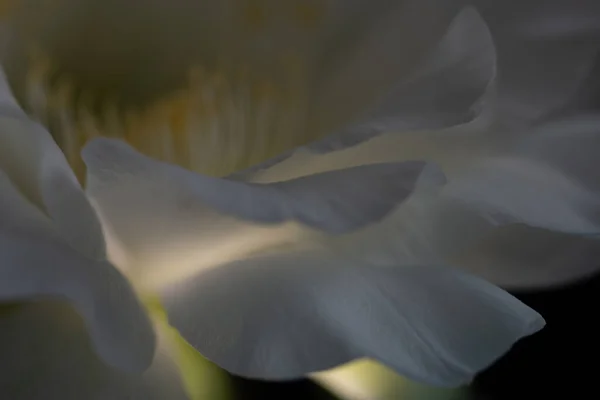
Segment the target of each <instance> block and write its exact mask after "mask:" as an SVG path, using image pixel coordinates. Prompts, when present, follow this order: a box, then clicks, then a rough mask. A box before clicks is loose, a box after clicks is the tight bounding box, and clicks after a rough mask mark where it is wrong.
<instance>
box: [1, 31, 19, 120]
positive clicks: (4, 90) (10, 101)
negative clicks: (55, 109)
mask: <svg viewBox="0 0 600 400" xmlns="http://www.w3.org/2000/svg"><path fill="white" fill-rule="evenodd" d="M5 30H6V26H5V25H4V24H0V48H1V46H2V44H1V43H3V42H2V41H3V40H4V39H5V38H6V37H5V35H6V32H5ZM0 115H2V116H15V117H24V116H25V113H24V112H23V110H22V109H21V107H20V106H19V104H18V103H17V100H16V99H15V97H14V96H13V94H12V92H11V90H10V87H9V85H8V81H7V80H6V75H5V74H4V71H3V70H2V69H1V68H0Z"/></svg>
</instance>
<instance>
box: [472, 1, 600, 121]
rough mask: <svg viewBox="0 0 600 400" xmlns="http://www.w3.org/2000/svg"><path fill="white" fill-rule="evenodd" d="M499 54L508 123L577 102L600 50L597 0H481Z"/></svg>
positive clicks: (480, 7) (499, 84)
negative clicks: (509, 0)
mask: <svg viewBox="0 0 600 400" xmlns="http://www.w3.org/2000/svg"><path fill="white" fill-rule="evenodd" d="M475 4H476V6H477V8H478V10H479V11H480V13H481V15H482V16H483V18H484V19H485V21H486V22H487V24H488V26H489V27H490V31H491V32H492V37H493V38H494V43H495V44H496V51H497V57H498V79H497V94H498V102H497V107H498V109H497V112H498V113H502V115H501V116H500V117H501V118H502V119H503V120H504V121H506V122H507V123H512V124H517V123H522V122H525V123H526V122H531V121H534V120H537V119H541V118H544V117H545V116H548V115H550V113H552V112H555V111H559V110H561V109H563V108H565V107H567V108H568V107H572V106H580V105H579V104H577V100H579V99H578V98H577V96H578V92H580V91H582V90H585V86H586V85H587V83H588V82H589V81H590V80H591V79H593V72H594V71H593V68H594V63H595V62H596V60H597V54H598V51H599V50H600V31H599V30H598V29H597V27H598V21H600V5H599V4H598V2H596V1H594V0H574V1H571V0H550V1H546V0H538V1H527V2H512V1H511V2H496V1H488V0H479V1H477V2H475Z"/></svg>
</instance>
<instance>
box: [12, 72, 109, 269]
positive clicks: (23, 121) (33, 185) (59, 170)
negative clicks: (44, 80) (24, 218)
mask: <svg viewBox="0 0 600 400" xmlns="http://www.w3.org/2000/svg"><path fill="white" fill-rule="evenodd" d="M0 72H1V71H0ZM2 78H3V76H1V75H0V96H1V97H2V98H7V99H10V102H9V104H10V105H11V108H10V110H13V111H14V112H13V113H11V115H9V116H6V115H5V114H2V115H0V170H2V171H3V172H4V173H5V174H6V175H7V176H8V178H9V179H10V180H11V181H12V183H13V184H14V185H15V186H16V187H17V188H18V189H19V191H21V192H22V193H23V195H24V196H25V197H26V198H28V199H29V200H30V201H32V202H33V203H34V204H35V205H36V206H37V207H39V209H40V210H41V211H42V212H44V213H46V214H47V215H48V216H49V218H50V219H51V221H52V224H53V226H54V228H55V229H56V230H57V231H58V232H60V234H61V235H62V237H63V238H64V239H65V240H67V241H68V242H69V243H70V244H71V245H73V246H74V247H75V248H76V249H77V250H79V251H82V252H83V253H85V254H86V255H87V256H89V257H92V258H94V259H103V258H104V256H105V243H104V239H103V235H102V229H101V227H100V223H99V221H98V219H97V217H96V214H95V212H94V210H93V209H92V207H91V205H90V204H89V202H88V200H87V199H86V197H85V194H84V193H83V190H82V189H81V186H80V185H79V183H78V182H77V179H76V177H75V175H74V174H73V171H72V170H71V168H70V167H69V165H68V163H67V161H66V159H65V157H64V155H63V154H62V152H61V151H60V149H59V148H58V146H57V145H56V143H55V142H54V141H53V139H52V137H51V136H50V134H49V133H48V132H47V131H46V130H45V129H44V128H43V127H42V126H41V125H39V124H37V123H35V122H33V121H30V120H28V118H26V117H25V115H24V114H23V115H21V116H18V115H12V114H22V111H21V109H20V108H19V107H18V105H17V104H16V102H14V97H13V96H12V93H10V90H9V88H8V83H7V82H6V80H5V79H4V80H3V79H2ZM2 89H3V91H2ZM0 111H1V110H0Z"/></svg>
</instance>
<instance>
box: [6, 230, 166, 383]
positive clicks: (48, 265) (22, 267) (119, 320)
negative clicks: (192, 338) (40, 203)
mask: <svg viewBox="0 0 600 400" xmlns="http://www.w3.org/2000/svg"><path fill="white" fill-rule="evenodd" d="M0 254H2V259H3V262H2V264H1V265H0V300H1V301H24V300H29V299H37V298H40V297H42V298H44V297H48V296H50V297H57V298H60V299H64V300H67V301H69V302H70V303H71V304H72V305H73V307H74V308H75V309H76V310H77V311H78V312H79V313H80V314H81V315H82V316H83V318H84V320H85V322H86V325H87V328H88V329H89V332H90V336H91V339H92V341H93V344H94V347H95V349H96V351H97V352H98V354H99V355H100V356H101V357H102V358H103V359H104V360H105V361H106V362H107V363H108V364H110V365H113V366H115V367H119V368H121V369H123V370H127V371H143V370H144V369H146V367H147V366H148V365H149V364H150V363H151V361H152V357H153V354H154V345H155V337H154V332H153V330H152V326H151V325H150V322H149V320H148V317H147V316H146V313H145V311H144V309H143V307H142V306H141V305H140V303H139V302H138V300H137V298H136V295H135V293H134V292H133V290H132V289H131V287H130V286H129V284H128V282H127V281H126V280H125V279H124V278H123V276H121V275H120V274H119V273H118V272H117V271H116V270H115V269H114V268H113V267H112V266H111V265H110V264H108V263H107V262H102V261H92V260H90V259H88V258H86V257H84V256H83V255H81V254H80V253H78V252H76V251H74V250H73V249H72V248H71V247H70V246H68V245H66V244H64V243H62V242H61V241H59V240H57V239H55V238H53V237H51V236H47V235H45V234H43V233H40V232H39V231H35V230H34V231H28V230H26V229H16V228H15V229H10V230H7V229H6V227H4V226H3V227H1V228H0Z"/></svg>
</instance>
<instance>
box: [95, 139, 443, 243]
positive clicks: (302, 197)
mask: <svg viewBox="0 0 600 400" xmlns="http://www.w3.org/2000/svg"><path fill="white" fill-rule="evenodd" d="M83 157H84V160H85V162H86V165H87V166H88V169H89V173H90V175H89V179H88V190H89V192H90V194H91V196H92V198H94V200H95V201H97V202H98V203H99V205H100V207H101V208H103V207H105V206H109V202H110V203H111V204H114V207H117V206H119V204H120V205H121V206H122V207H124V209H125V210H126V209H127V206H128V205H131V206H134V205H138V206H141V205H142V198H141V197H140V196H144V198H145V196H147V195H148V193H150V191H156V190H161V191H166V192H169V194H165V195H163V196H161V198H157V199H156V200H157V201H156V202H152V204H151V203H150V199H148V198H145V199H144V201H143V203H144V205H147V206H148V208H149V209H151V210H153V211H152V212H155V210H159V209H160V208H157V207H161V208H162V209H164V207H165V206H166V207H168V208H175V207H181V206H183V205H184V203H185V206H186V207H187V209H188V210H189V213H190V215H193V214H194V209H196V210H199V211H204V212H206V211H205V210H206V207H207V206H208V207H211V208H213V209H215V210H218V211H219V212H221V213H224V214H227V215H231V216H235V217H237V218H241V219H243V220H247V221H252V222H257V223H262V224H273V223H282V222H285V221H288V220H295V221H298V222H300V223H302V224H305V225H307V226H310V227H312V228H315V229H319V230H323V231H326V232H331V233H343V232H347V231H351V230H355V229H358V228H360V227H362V226H364V225H367V224H369V223H373V222H376V221H378V220H380V219H381V218H383V217H384V216H385V215H387V214H388V213H389V212H390V211H391V210H392V209H393V208H394V207H395V206H396V205H398V204H399V203H401V202H402V201H403V200H404V199H406V198H407V197H408V196H409V195H410V193H411V192H412V190H413V188H414V186H415V185H416V184H417V181H418V180H419V178H420V176H421V175H422V173H423V172H424V171H426V172H427V175H428V177H431V176H432V174H433V175H435V180H436V181H437V182H438V183H439V184H442V183H443V182H444V176H443V174H442V173H441V171H439V170H437V169H436V168H435V166H432V165H428V164H427V163H424V162H420V161H415V162H412V161H408V162H404V163H389V164H372V165H365V166H360V167H355V168H350V169H345V170H339V171H331V172H327V173H323V174H316V175H312V176H306V177H301V178H297V179H294V180H290V181H286V182H277V183H273V184H269V185H261V184H252V183H246V182H239V181H231V180H227V179H215V178H211V177H207V176H203V175H198V174H194V173H191V172H189V171H186V170H184V169H181V168H179V167H176V166H173V165H169V164H166V163H161V162H159V161H153V160H152V159H150V158H148V157H146V156H144V155H142V154H141V153H138V152H136V151H135V150H134V149H133V148H131V147H130V146H128V145H127V144H125V143H124V142H120V141H115V140H109V139H95V140H94V141H92V142H91V143H90V144H88V145H87V146H86V148H85V149H84V151H83ZM132 176H135V180H133V179H131V178H132ZM136 196H137V197H136ZM169 197H170V198H169ZM161 203H162V204H161ZM109 212H110V211H109ZM126 212H129V211H126ZM196 214H197V213H196ZM109 218H110V217H109Z"/></svg>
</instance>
